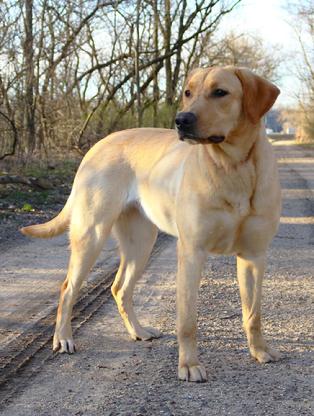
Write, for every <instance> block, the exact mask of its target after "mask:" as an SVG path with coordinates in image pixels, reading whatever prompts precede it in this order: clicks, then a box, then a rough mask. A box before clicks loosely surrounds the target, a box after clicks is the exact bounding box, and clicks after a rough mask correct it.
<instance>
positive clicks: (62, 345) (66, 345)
mask: <svg viewBox="0 0 314 416" xmlns="http://www.w3.org/2000/svg"><path fill="white" fill-rule="evenodd" d="M52 349H53V352H59V353H61V354H62V353H67V354H73V353H75V351H76V349H75V344H74V341H73V338H67V339H59V337H58V336H57V335H56V334H55V335H54V337H53V346H52Z"/></svg>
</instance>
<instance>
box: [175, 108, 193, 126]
mask: <svg viewBox="0 0 314 416" xmlns="http://www.w3.org/2000/svg"><path fill="white" fill-rule="evenodd" d="M175 123H176V126H177V127H178V129H186V128H190V127H192V126H193V124H195V123H196V115H195V114H194V113H191V112H186V113H185V112H182V113H178V114H177V116H176V119H175Z"/></svg>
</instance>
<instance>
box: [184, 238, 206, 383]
mask: <svg viewBox="0 0 314 416" xmlns="http://www.w3.org/2000/svg"><path fill="white" fill-rule="evenodd" d="M205 260H206V254H205V253H204V252H203V251H201V250H194V249H189V248H187V247H184V246H183V245H182V244H181V243H180V241H179V242H178V275H177V334H178V342H179V369H178V376H179V379H180V380H185V381H196V382H204V381H206V379H207V377H206V370H205V368H204V366H203V365H202V364H200V362H199V360H198V356H197V344H196V331H197V295H198V288H199V284H200V280H201V274H202V268H203V265H204V262H205Z"/></svg>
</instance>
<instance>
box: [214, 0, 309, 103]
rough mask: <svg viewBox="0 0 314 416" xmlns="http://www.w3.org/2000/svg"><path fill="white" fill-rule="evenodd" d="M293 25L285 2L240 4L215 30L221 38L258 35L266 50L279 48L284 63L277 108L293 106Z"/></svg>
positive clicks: (260, 0) (264, 0) (268, 0)
mask: <svg viewBox="0 0 314 416" xmlns="http://www.w3.org/2000/svg"><path fill="white" fill-rule="evenodd" d="M300 1H302V0H299V2H300ZM295 24H296V22H295V17H294V16H293V14H292V13H291V12H290V13H289V11H288V10H287V1H284V0H242V1H241V2H240V3H239V5H238V6H237V7H236V9H234V10H233V12H232V13H230V14H228V15H226V16H225V18H224V19H223V21H222V22H221V26H220V29H219V30H220V31H221V33H222V34H223V33H228V32H230V31H231V30H232V31H235V32H240V33H242V32H243V33H249V34H253V35H258V36H259V37H261V38H262V39H263V40H264V42H265V46H266V47H267V46H271V45H278V46H279V48H280V51H282V52H283V54H284V55H285V56H286V59H285V62H284V64H282V65H280V71H279V74H280V80H279V81H278V86H279V88H280V89H281V94H280V96H279V97H278V99H277V103H276V105H277V106H286V105H288V106H293V104H294V103H295V102H296V99H295V95H296V93H297V91H298V89H299V87H300V84H299V82H298V79H297V78H296V76H295V75H294V72H295V70H294V68H295V60H297V59H298V55H299V53H300V47H299V44H298V41H297V37H296V33H295V27H294V26H295Z"/></svg>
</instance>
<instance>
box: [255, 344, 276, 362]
mask: <svg viewBox="0 0 314 416" xmlns="http://www.w3.org/2000/svg"><path fill="white" fill-rule="evenodd" d="M250 352H251V355H252V357H253V358H255V359H256V360H257V361H258V362H259V363H261V364H266V363H270V362H273V361H278V360H280V358H281V354H280V352H278V351H276V350H275V349H273V348H270V347H266V348H265V349H261V348H251V350H250Z"/></svg>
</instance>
